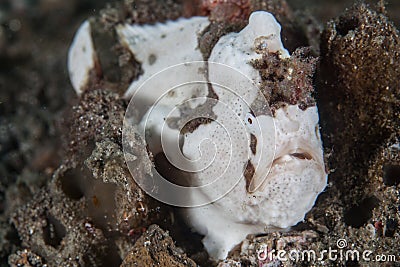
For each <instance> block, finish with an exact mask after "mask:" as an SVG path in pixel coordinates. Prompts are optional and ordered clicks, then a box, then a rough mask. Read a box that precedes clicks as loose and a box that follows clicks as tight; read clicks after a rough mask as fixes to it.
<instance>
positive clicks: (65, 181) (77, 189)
mask: <svg viewBox="0 0 400 267" xmlns="http://www.w3.org/2000/svg"><path fill="white" fill-rule="evenodd" d="M81 176H82V174H81V173H80V172H79V171H77V170H75V169H74V170H69V171H67V172H66V173H65V174H64V175H63V176H62V177H61V178H60V181H61V189H62V191H63V192H64V194H66V195H67V196H68V197H69V198H71V199H75V200H78V199H80V198H82V197H83V191H82V189H81V186H80V182H79V180H80V177H81Z"/></svg>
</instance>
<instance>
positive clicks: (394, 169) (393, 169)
mask: <svg viewBox="0 0 400 267" xmlns="http://www.w3.org/2000/svg"><path fill="white" fill-rule="evenodd" d="M383 183H384V184H385V185H387V186H393V185H398V184H399V183H400V165H385V166H383Z"/></svg>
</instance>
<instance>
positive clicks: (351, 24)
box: [336, 18, 359, 36]
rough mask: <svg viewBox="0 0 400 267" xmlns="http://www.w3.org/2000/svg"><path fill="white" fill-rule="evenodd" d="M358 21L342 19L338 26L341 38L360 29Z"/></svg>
mask: <svg viewBox="0 0 400 267" xmlns="http://www.w3.org/2000/svg"><path fill="white" fill-rule="evenodd" d="M358 24H359V22H358V19H356V18H351V19H342V20H340V22H339V23H338V24H337V25H336V30H337V32H338V33H339V34H340V35H341V36H345V35H347V34H348V33H349V31H354V30H355V29H356V28H357V27H358Z"/></svg>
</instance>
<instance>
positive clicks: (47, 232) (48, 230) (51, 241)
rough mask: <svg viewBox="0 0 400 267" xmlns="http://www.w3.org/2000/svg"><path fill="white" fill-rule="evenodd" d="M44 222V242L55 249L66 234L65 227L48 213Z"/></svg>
mask: <svg viewBox="0 0 400 267" xmlns="http://www.w3.org/2000/svg"><path fill="white" fill-rule="evenodd" d="M46 221H47V225H46V226H45V227H43V239H44V242H45V243H46V244H47V245H49V246H52V247H54V248H57V247H58V246H59V245H60V243H61V240H62V239H63V238H64V236H65V234H66V231H65V227H64V225H62V224H61V223H60V221H58V220H57V219H56V218H55V217H54V216H52V215H51V214H50V213H48V214H47V219H46Z"/></svg>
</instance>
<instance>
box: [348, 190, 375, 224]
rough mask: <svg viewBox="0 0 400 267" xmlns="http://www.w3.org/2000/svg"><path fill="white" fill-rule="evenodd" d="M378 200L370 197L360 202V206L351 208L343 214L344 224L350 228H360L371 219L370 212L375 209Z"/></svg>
mask: <svg viewBox="0 0 400 267" xmlns="http://www.w3.org/2000/svg"><path fill="white" fill-rule="evenodd" d="M378 204H379V200H378V199H377V198H376V197H374V196H372V197H368V198H366V199H364V200H363V201H361V203H360V204H358V205H356V206H353V207H351V208H350V209H349V210H347V212H345V214H344V222H345V223H346V224H347V225H349V226H352V227H357V228H358V227H361V226H363V225H364V224H365V223H367V222H368V221H369V220H370V219H371V217H372V210H373V209H374V208H375V207H377V206H378Z"/></svg>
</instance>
